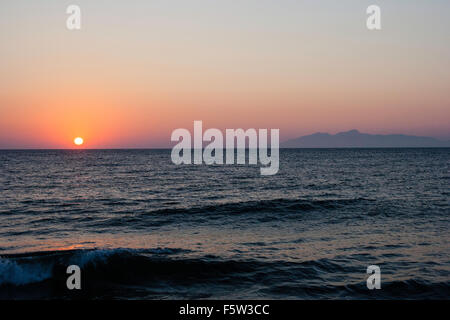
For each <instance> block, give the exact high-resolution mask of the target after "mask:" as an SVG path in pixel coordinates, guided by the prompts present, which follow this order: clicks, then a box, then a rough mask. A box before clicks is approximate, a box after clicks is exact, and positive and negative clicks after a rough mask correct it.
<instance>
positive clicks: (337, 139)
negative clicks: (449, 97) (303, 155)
mask: <svg viewBox="0 0 450 320" xmlns="http://www.w3.org/2000/svg"><path fill="white" fill-rule="evenodd" d="M280 147H281V148H448V147H450V141H443V140H438V139H435V138H432V137H420V136H409V135H404V134H386V135H382V134H368V133H362V132H359V131H358V130H356V129H353V130H350V131H345V132H339V133H336V134H334V135H333V134H329V133H322V132H318V133H314V134H311V135H306V136H302V137H299V138H295V139H291V140H287V141H285V142H283V143H281V145H280Z"/></svg>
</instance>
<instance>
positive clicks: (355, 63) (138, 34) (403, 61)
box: [0, 0, 450, 148]
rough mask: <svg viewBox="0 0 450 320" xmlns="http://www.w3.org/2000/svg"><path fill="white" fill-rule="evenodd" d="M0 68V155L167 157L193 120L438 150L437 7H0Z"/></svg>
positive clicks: (442, 55)
mask: <svg viewBox="0 0 450 320" xmlns="http://www.w3.org/2000/svg"><path fill="white" fill-rule="evenodd" d="M70 4H77V5H79V6H80V7H81V13H82V28H81V30H79V31H69V30H67V28H66V19H67V17H68V15H67V14H66V12H65V11H66V8H67V6H68V5H70ZM370 4H377V5H379V6H380V7H381V18H382V30H381V31H369V30H367V28H366V18H367V15H366V8H367V7H368V6H369V5H370ZM0 58H1V59H0V148H27V147H31V148H66V147H72V146H73V142H72V141H73V138H74V137H76V136H81V137H83V138H84V139H85V146H86V147H89V148H102V147H161V146H168V145H169V141H170V134H171V132H172V130H174V129H176V128H181V127H185V128H189V129H191V128H192V125H193V121H194V120H203V125H204V127H205V128H212V127H216V128H221V129H224V128H239V127H242V128H279V129H280V135H281V140H286V139H288V138H292V137H296V136H300V135H304V134H310V133H313V132H317V131H321V132H330V133H336V132H338V131H344V130H349V129H358V130H360V131H363V132H368V133H405V134H415V135H428V136H434V137H438V138H445V139H450V124H449V123H450V1H448V0H427V1H426V0H422V1H419V0H408V1H407V0H396V1H394V0H389V1H381V0H371V1H364V0H354V1H350V0H341V1H336V0H329V1H328V0H327V1H317V0H310V1H301V0H296V1H294V0H270V1H269V0H241V1H235V0H226V1H225V0H215V1H214V0H209V1H206V0H204V1H199V0H179V1H173V0H172V1H171V0H164V1H159V0H158V1H155V0H146V1H144V0H142V1H137V0H134V1H132V0H131V1H130V0H128V1H125V0H123V1H118V0H103V1H101V0H70V1H55V0H33V1H28V0H2V1H1V2H0Z"/></svg>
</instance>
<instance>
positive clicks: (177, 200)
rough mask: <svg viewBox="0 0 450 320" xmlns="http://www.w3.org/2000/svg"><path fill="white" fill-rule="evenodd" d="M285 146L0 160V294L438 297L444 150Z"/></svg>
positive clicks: (442, 289) (447, 286)
mask: <svg viewBox="0 0 450 320" xmlns="http://www.w3.org/2000/svg"><path fill="white" fill-rule="evenodd" d="M280 152H281V153H280V161H281V163H280V171H279V173H278V174H276V175H274V176H261V175H260V171H259V167H258V166H243V165H241V166H237V165H236V166H232V165H225V166H206V165H200V166H194V165H192V166H188V165H181V166H175V165H174V164H172V163H171V161H170V150H66V151H63V150H52V151H0V173H1V174H0V195H1V196H0V298H52V297H61V296H63V297H67V298H71V297H73V295H77V297H78V296H80V297H86V298H146V299H170V298H210V299H215V298H269V299H278V298H288V299H310V298H346V299H347V298H349V299H352V298H356V299H361V298H362V299H365V298H374V297H375V298H394V299H396V298H410V299H418V298H441V299H448V297H449V296H450V259H449V258H450V247H449V240H450V237H449V226H450V224H449V222H450V219H449V214H450V209H449V208H450V206H449V205H450V201H449V199H450V188H449V185H450V170H449V169H450V149H339V150H337V149H336V150H333V149H330V150H326V149H320V150H305V149H303V150H281V151H280ZM69 264H78V265H80V267H82V270H83V288H85V289H84V290H82V293H77V294H74V293H70V294H69V293H68V291H67V290H65V279H66V278H65V277H66V274H65V268H66V267H67V265H69ZM372 264H375V265H379V266H380V268H381V272H382V289H381V290H376V291H369V290H368V289H367V287H366V284H365V282H366V278H367V274H366V269H367V266H369V265H372Z"/></svg>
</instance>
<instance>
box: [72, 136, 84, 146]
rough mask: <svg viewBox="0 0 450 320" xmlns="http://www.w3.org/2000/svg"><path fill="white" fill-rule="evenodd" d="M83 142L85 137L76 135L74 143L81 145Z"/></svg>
mask: <svg viewBox="0 0 450 320" xmlns="http://www.w3.org/2000/svg"><path fill="white" fill-rule="evenodd" d="M83 142H84V141H83V138H81V137H76V138H75V139H73V143H75V144H76V145H77V146H81V145H82V144H83Z"/></svg>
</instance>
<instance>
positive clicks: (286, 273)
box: [0, 248, 450, 299]
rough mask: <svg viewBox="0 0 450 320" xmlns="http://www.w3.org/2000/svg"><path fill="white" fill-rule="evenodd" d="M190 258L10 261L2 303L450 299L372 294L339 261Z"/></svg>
mask: <svg viewBox="0 0 450 320" xmlns="http://www.w3.org/2000/svg"><path fill="white" fill-rule="evenodd" d="M189 253H192V252H189V251H188V250H182V249H174V248H156V249H126V248H118V249H92V250H68V251H47V252H37V253H25V254H14V255H4V256H2V257H1V258H0V299H2V298H8V299H9V298H15V299H26V298H29V297H32V298H50V299H51V298H58V299H59V298H66V299H72V298H96V299H105V298H106V299H108V298H133V299H134V298H145V299H167V298H169V299H185V298H189V299H199V298H227V297H228V298H230V297H232V298H247V299H248V298H255V297H259V298H275V299H278V298H296V299H311V298H313V299H320V298H327V299H329V298H346V299H348V298H351V299H367V298H379V299H395V298H406V299H426V298H441V299H447V298H448V296H449V294H450V282H448V281H444V282H439V281H436V282H430V281H425V280H420V279H419V280H416V279H407V280H404V281H394V282H386V283H383V284H382V289H383V290H375V291H369V290H367V288H366V287H365V282H364V281H360V282H356V283H355V281H354V280H351V281H350V280H349V279H350V278H351V275H355V274H356V275H359V274H360V271H361V270H359V268H357V267H355V266H353V265H352V264H347V265H342V264H341V263H340V261H338V260H336V261H333V260H332V259H320V260H316V261H304V262H286V261H270V262H269V261H262V260H233V259H228V260H227V259H223V258H219V257H215V256H201V257H194V256H193V257H191V258H189ZM72 264H75V265H78V266H80V268H81V270H82V290H80V291H77V290H75V291H74V292H72V291H69V290H67V288H66V279H67V277H68V275H67V273H66V269H67V267H68V266H69V265H72ZM331 279H333V280H331ZM363 280H364V279H363ZM347 281H348V282H349V283H348V284H346V282H347Z"/></svg>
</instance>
